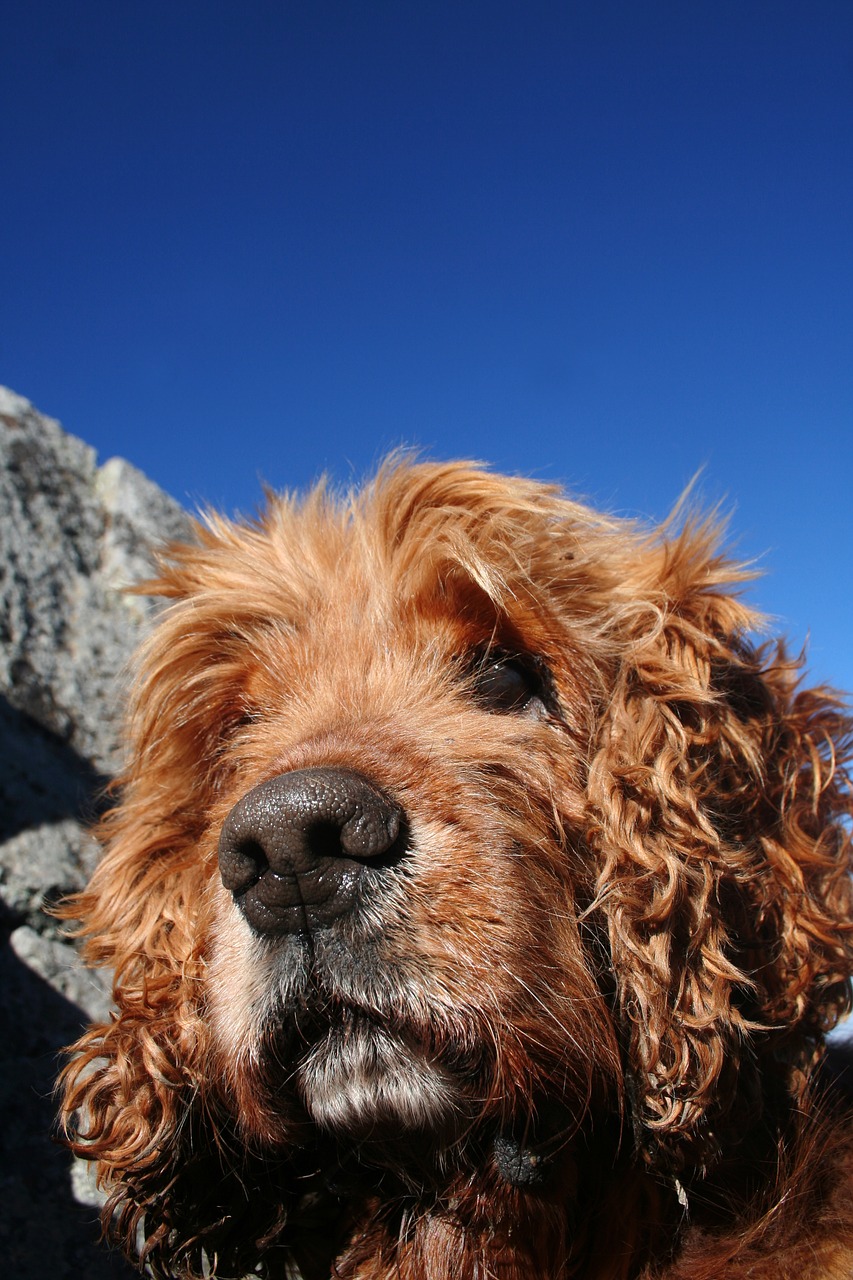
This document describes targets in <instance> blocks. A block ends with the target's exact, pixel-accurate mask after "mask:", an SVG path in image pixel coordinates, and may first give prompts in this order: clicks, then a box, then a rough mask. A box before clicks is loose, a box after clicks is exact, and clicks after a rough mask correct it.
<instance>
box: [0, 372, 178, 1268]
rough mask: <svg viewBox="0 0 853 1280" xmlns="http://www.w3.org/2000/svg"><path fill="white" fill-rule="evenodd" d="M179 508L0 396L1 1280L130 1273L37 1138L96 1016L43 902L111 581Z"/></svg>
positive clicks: (103, 710) (99, 750)
mask: <svg viewBox="0 0 853 1280" xmlns="http://www.w3.org/2000/svg"><path fill="white" fill-rule="evenodd" d="M187 519H188V517H187V515H186V513H185V512H184V511H183V509H182V508H181V507H180V506H179V505H178V504H177V503H176V502H175V501H174V500H173V499H172V498H170V497H169V496H168V495H167V494H165V493H163V492H162V490H160V489H158V488H157V486H156V485H154V484H152V482H151V481H150V480H148V479H147V478H146V477H145V476H144V475H142V473H141V472H139V471H137V470H136V468H134V467H132V466H131V465H130V464H129V463H127V462H124V461H123V460H121V459H118V458H113V459H111V460H110V461H109V462H106V463H105V464H104V465H103V466H101V467H99V466H98V462H97V458H96V455H95V452H94V450H93V449H91V448H90V447H89V446H88V445H86V444H84V443H83V441H81V440H78V439H76V438H75V437H74V436H71V435H68V434H67V433H66V432H64V431H63V430H62V428H61V427H60V426H59V424H58V423H57V422H54V421H53V420H52V419H50V418H46V417H43V416H42V415H41V414H39V413H37V412H36V411H35V410H34V409H33V407H32V405H30V404H29V402H28V401H26V400H24V399H23V398H22V397H20V396H17V395H15V394H14V393H13V392H10V391H8V390H6V389H5V388H2V387H0V929H2V938H0V942H2V946H0V991H2V998H0V1152H1V1153H2V1156H1V1157H0V1205H2V1206H3V1211H2V1213H0V1257H2V1258H3V1262H4V1270H5V1271H6V1273H7V1274H8V1275H10V1276H12V1277H14V1280H47V1278H48V1277H50V1280H66V1278H67V1280H71V1278H72V1277H73V1280H82V1278H84V1277H85V1278H86V1280H105V1277H107V1276H111V1277H117V1276H131V1275H135V1274H136V1273H135V1272H133V1271H131V1270H130V1269H129V1268H127V1267H126V1266H125V1264H124V1263H123V1262H122V1261H121V1260H120V1259H119V1258H118V1257H117V1256H115V1255H111V1254H109V1253H108V1252H107V1251H106V1250H104V1249H103V1248H98V1247H96V1244H95V1242H96V1241H97V1238H98V1227H97V1212H98V1210H97V1205H98V1196H97V1193H96V1192H95V1189H94V1187H93V1185H92V1183H91V1181H90V1179H89V1175H88V1170H87V1167H86V1166H83V1165H79V1166H76V1167H75V1166H73V1165H72V1161H71V1160H70V1158H69V1157H68V1155H67V1153H66V1152H64V1150H63V1149H62V1148H60V1147H59V1146H57V1145H55V1144H54V1143H53V1142H52V1141H51V1130H52V1126H53V1116H54V1110H55V1106H54V1102H53V1100H52V1097H51V1090H52V1088H53V1080H54V1077H55V1073H56V1065H57V1050H58V1049H59V1048H60V1047H61V1046H62V1045H63V1044H67V1043H69V1042H70V1041H72V1040H73V1039H75V1038H76V1036H77V1035H78V1033H79V1029H80V1027H81V1025H83V1024H84V1023H85V1022H87V1021H88V1020H89V1019H90V1018H92V1017H94V1016H101V1015H103V1014H104V1012H105V1010H106V1009H107V1007H108V1004H109V992H108V987H109V983H108V979H107V978H105V977H104V976H103V975H99V974H93V973H90V972H89V971H87V970H84V969H83V968H82V967H81V965H80V964H79V962H78V960H77V955H76V951H75V948H74V946H73V944H72V943H71V942H70V941H69V940H68V939H67V938H65V937H63V935H62V932H61V928H60V926H59V925H58V923H57V922H56V921H55V920H53V919H52V918H51V917H50V916H48V915H46V914H45V913H44V909H43V908H44V906H45V904H49V903H50V902H51V901H55V900H56V899H57V898H59V897H62V896H63V895H65V894H67V893H69V892H71V891H73V890H75V889H79V888H81V887H82V886H83V885H84V884H85V882H86V879H87V878H88V874H89V872H90V870H91V868H92V865H93V864H94V860H95V858H96V856H97V854H96V849H95V847H94V844H93V842H92V841H91V839H90V838H89V837H88V835H87V834H86V826H87V824H88V822H89V821H90V820H91V818H92V817H93V815H94V814H95V812H96V809H97V806H98V803H99V797H100V795H101V793H102V791H103V787H104V785H105V784H106V782H107V781H108V779H109V777H110V776H111V775H112V774H113V773H114V772H115V770H116V768H117V766H118V763H119V745H118V743H119V738H118V727H119V726H118V715H119V711H120V707H121V704H122V701H123V698H122V690H123V684H124V680H125V674H124V673H125V670H126V667H127V663H128V659H129V658H130V656H131V654H132V652H133V650H134V649H135V647H136V646H137V644H138V643H139V641H140V639H141V638H142V636H143V634H144V632H145V630H146V627H147V626H148V624H149V620H150V617H151V614H152V612H153V609H154V607H155V604H154V602H152V601H151V600H149V599H146V598H145V597H142V596H128V595H125V594H123V593H122V587H124V586H127V585H130V584H132V583H135V582H139V581H141V580H142V579H144V578H145V577H147V576H149V575H150V573H151V567H152V566H151V560H150V554H149V553H150V548H151V547H152V545H153V544H155V543H156V542H158V541H161V540H169V539H172V538H180V537H186V536H187V532H188V525H187Z"/></svg>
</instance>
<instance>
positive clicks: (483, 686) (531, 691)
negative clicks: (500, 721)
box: [473, 658, 539, 712]
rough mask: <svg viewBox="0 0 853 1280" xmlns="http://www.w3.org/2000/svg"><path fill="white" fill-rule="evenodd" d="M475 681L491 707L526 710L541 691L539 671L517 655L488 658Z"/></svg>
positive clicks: (476, 673) (486, 704)
mask: <svg viewBox="0 0 853 1280" xmlns="http://www.w3.org/2000/svg"><path fill="white" fill-rule="evenodd" d="M473 684H474V692H475V694H476V696H477V698H478V700H479V701H480V702H482V703H483V705H484V706H485V707H487V708H488V710H489V711H502V712H513V711H515V712H518V711H523V710H524V709H525V707H527V705H528V704H529V703H530V702H531V701H532V699H533V698H535V697H537V695H538V694H539V681H538V679H537V678H536V674H535V672H533V671H531V670H530V669H529V668H528V667H526V666H524V664H523V663H521V662H519V661H518V660H517V659H515V658H500V659H498V660H497V661H493V660H490V659H487V660H486V661H485V662H484V663H483V665H482V666H480V667H478V668H477V669H476V670H475V671H474V674H473Z"/></svg>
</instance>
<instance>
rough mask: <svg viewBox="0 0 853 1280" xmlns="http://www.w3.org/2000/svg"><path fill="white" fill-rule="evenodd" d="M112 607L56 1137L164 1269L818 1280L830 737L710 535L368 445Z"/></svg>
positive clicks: (828, 1089)
mask: <svg viewBox="0 0 853 1280" xmlns="http://www.w3.org/2000/svg"><path fill="white" fill-rule="evenodd" d="M195 536H196V541H195V542H194V543H193V544H192V545H186V546H179V547H173V548H171V550H170V551H169V552H168V553H166V554H164V557H163V559H162V563H161V566H160V570H159V572H160V576H159V578H158V580H157V582H156V583H155V584H153V586H151V585H149V586H148V587H147V588H146V589H147V590H148V591H151V592H156V593H159V594H160V595H161V596H163V597H165V599H166V600H167V601H170V602H171V603H170V605H169V606H168V607H166V608H165V610H164V612H163V613H162V615H161V617H160V620H159V623H158V625H157V627H156V629H155V630H154V633H153V635H152V638H151V639H150V640H149V642H148V643H147V645H146V647H145V648H144V650H143V652H142V654H141V656H140V664H139V675H138V680H137V683H136V686H135V691H134V693H133V696H132V699H131V707H130V711H129V720H128V744H129V758H128V763H127V767H126V769H125V771H124V774H123V776H122V777H121V778H120V779H119V782H118V791H117V799H116V803H115V805H114V807H113V808H112V809H111V810H110V811H108V812H107V813H106V816H105V817H104V818H103V819H102V821H101V823H100V827H99V831H98V834H99V837H100V839H101V841H102V843H103V846H104V855H103V860H102V861H101V863H100V865H99V867H98V869H97V870H96V872H95V874H94V878H93V879H92V882H91V884H90V886H89V888H88V889H87V890H85V891H84V892H83V893H82V894H81V895H79V896H78V897H77V898H75V899H74V900H72V901H71V902H70V903H69V904H67V905H66V907H65V914H66V915H67V916H68V917H74V918H77V919H79V920H81V921H82V925H81V926H80V928H81V932H83V933H84V934H85V936H86V939H87V941H86V958H87V960H88V962H89V963H90V964H92V965H95V966H109V967H112V968H113V970H114V972H115V986H114V998H115V1007H116V1013H115V1015H114V1017H113V1020H112V1021H111V1022H109V1023H108V1024H106V1025H98V1026H93V1027H91V1028H90V1029H89V1030H88V1031H87V1032H86V1033H85V1034H84V1035H83V1036H82V1038H81V1039H80V1041H79V1043H78V1044H77V1045H76V1046H74V1047H73V1052H72V1056H71V1057H70V1060H69V1062H68V1064H67V1065H66V1067H65V1070H64V1075H63V1078H62V1088H63V1090H64V1106H63V1116H64V1132H65V1140H66V1141H67V1143H68V1144H69V1145H70V1147H71V1148H72V1150H73V1151H74V1152H76V1153H77V1154H78V1155H80V1156H82V1157H84V1158H86V1159H88V1160H90V1161H94V1162H96V1165H97V1171H98V1177H99V1181H100V1183H101V1184H102V1185H103V1186H104V1188H106V1191H107V1192H108V1199H107V1203H106V1207H105V1209H104V1219H103V1221H104V1227H105V1230H106V1232H107V1234H108V1235H109V1236H110V1237H111V1238H112V1239H113V1240H116V1241H118V1242H119V1243H120V1244H121V1245H122V1246H123V1248H124V1249H125V1250H126V1251H127V1253H128V1254H129V1255H130V1256H131V1257H133V1258H135V1259H137V1260H138V1261H139V1263H140V1265H145V1266H147V1268H148V1270H149V1273H150V1274H152V1275H154V1276H157V1277H193V1276H202V1275H204V1276H216V1277H239V1276H244V1275H246V1274H249V1273H251V1274H252V1275H256V1274H257V1275H262V1276H268V1277H281V1278H283V1277H296V1276H298V1277H301V1278H302V1280H329V1278H330V1277H334V1278H335V1280H427V1278H430V1280H486V1278H489V1280H491V1278H493V1277H494V1278H500V1280H522V1278H523V1280H557V1278H558V1277H559V1278H560V1280H564V1278H568V1277H576V1278H578V1280H639V1278H644V1280H700V1278H707V1280H710V1278H711V1277H713V1278H714V1280H718V1278H719V1277H725V1278H727V1280H741V1278H743V1280H745V1278H746V1277H751V1280H769V1278H770V1277H773V1280H779V1278H780V1277H794V1276H796V1277H797V1280H811V1278H816V1277H836V1278H838V1280H840V1278H841V1277H848V1276H850V1275H851V1274H853V1127H851V1123H850V1119H849V1108H848V1107H847V1104H846V1103H844V1102H843V1100H842V1094H843V1090H841V1089H839V1088H838V1087H836V1086H834V1085H833V1084H832V1082H831V1080H830V1076H829V1073H828V1072H827V1071H826V1070H825V1068H824V1067H823V1066H822V1065H821V1062H822V1059H823V1056H824V1044H825V1037H826V1034H827V1032H828V1031H829V1030H831V1029H832V1028H833V1027H834V1026H835V1025H836V1023H837V1022H838V1020H839V1018H840V1017H841V1016H842V1015H844V1014H845V1013H846V1012H847V1011H848V1009H849V1007H850V975H851V968H853V940H851V923H850V921H851V917H852V916H853V912H851V880H850V875H849V873H850V864H851V857H850V837H849V827H848V825H847V822H848V819H849V815H850V810H851V795H850V787H849V779H848V775H847V773H846V772H845V761H846V760H847V759H848V758H849V748H850V730H851V723H850V720H849V719H848V718H847V717H846V714H845V710H844V707H843V705H842V704H841V703H840V702H839V701H838V700H837V699H836V698H835V697H834V696H833V695H832V694H831V693H830V692H828V691H827V690H825V689H808V688H801V687H800V672H799V665H800V664H799V663H798V662H795V661H791V660H789V659H788V658H787V657H786V655H785V650H784V648H783V647H782V645H781V643H769V642H765V643H764V644H763V645H762V646H761V647H756V646H755V644H754V642H753V640H752V639H751V637H752V636H753V635H754V634H755V632H756V630H757V629H759V628H760V626H761V623H760V619H759V618H758V617H757V615H756V614H755V613H754V612H753V611H752V610H751V609H750V608H749V607H748V606H747V605H746V604H745V603H744V602H743V601H742V600H741V599H740V598H739V595H738V591H739V589H740V587H741V586H742V584H743V582H744V581H745V580H746V579H747V578H748V577H750V576H751V575H750V573H749V572H748V571H747V570H745V569H744V568H743V567H740V566H738V565H737V564H735V563H733V562H732V561H731V560H730V559H728V558H727V556H726V555H725V554H724V552H723V551H722V550H721V549H720V540H721V531H720V529H719V527H718V522H717V521H716V520H715V519H714V518H704V517H699V516H690V514H689V513H688V514H686V515H685V514H683V513H682V515H681V516H679V517H678V518H677V519H673V520H671V521H669V522H667V524H666V525H664V526H663V527H662V528H659V529H651V530H649V529H644V528H642V527H641V526H639V525H638V524H636V523H634V522H630V521H626V520H622V519H616V518H611V517H608V516H606V515H602V514H599V513H597V512H595V511H593V510H591V509H590V508H588V507H587V506H584V505H582V504H580V503H578V502H574V501H571V500H570V499H568V498H567V497H565V496H564V495H563V494H562V493H561V492H560V491H559V490H558V489H556V488H555V487H553V486H549V485H544V484H540V483H537V482H534V481H531V480H522V479H509V478H504V477H501V476H499V475H495V474H492V473H489V472H487V471H485V470H482V469H477V468H476V467H474V466H471V465H468V464H463V463H456V464H439V463H429V462H418V461H414V460H411V459H408V458H406V457H395V458H392V459H390V460H389V461H388V462H387V463H386V464H385V465H384V466H383V467H382V468H381V469H380V470H379V471H378V473H377V475H376V477H375V478H374V480H373V481H372V482H371V483H369V484H368V485H367V486H366V487H365V488H363V489H362V490H359V491H355V492H353V493H351V494H349V495H347V496H336V495H335V493H334V492H332V491H331V490H330V489H329V488H328V487H326V486H324V485H322V484H321V485H319V486H318V487H316V488H315V489H314V490H313V491H311V492H310V493H309V494H308V495H307V496H305V497H303V498H301V499H300V498H295V497H287V496H285V497H270V499H269V502H268V506H267V509H266V511H265V513H264V514H263V515H262V516H261V517H260V518H259V519H258V520H257V521H255V522H242V523H235V522H231V521H229V520H226V519H224V518H222V517H220V516H217V515H214V514H210V515H208V516H206V517H205V518H204V519H203V520H200V521H199V522H198V524H197V529H196V535H195Z"/></svg>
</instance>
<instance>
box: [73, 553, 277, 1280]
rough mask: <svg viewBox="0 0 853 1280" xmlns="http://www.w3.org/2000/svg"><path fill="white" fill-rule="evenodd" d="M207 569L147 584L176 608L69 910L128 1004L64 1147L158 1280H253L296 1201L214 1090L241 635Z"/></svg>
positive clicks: (156, 647) (98, 1045)
mask: <svg viewBox="0 0 853 1280" xmlns="http://www.w3.org/2000/svg"><path fill="white" fill-rule="evenodd" d="M204 536H205V537H206V538H207V541H208V543H209V544H210V545H211V546H212V545H213V537H212V535H208V534H204ZM201 557H202V552H200V551H198V550H197V549H192V548H187V549H186V551H185V552H184V553H182V552H180V551H179V550H177V549H176V552H175V558H174V559H173V560H172V562H171V564H170V565H169V566H166V565H164V577H163V579H162V580H161V581H159V582H158V583H156V584H149V588H150V589H151V590H152V593H153V590H154V589H156V591H157V592H158V593H159V594H163V595H165V596H168V597H171V598H172V599H173V600H174V601H176V603H175V605H174V607H173V609H172V610H171V611H170V612H169V613H168V614H167V615H165V616H164V618H163V620H162V621H161V622H160V624H159V626H158V627H157V629H156V630H155V632H154V634H153V636H152V637H151V640H150V641H149V643H148V644H147V646H146V648H145V650H144V652H143V654H142V656H141V669H140V676H139V679H138V681H137V686H136V689H135V693H134V698H133V708H132V714H131V716H130V718H129V725H128V762H127V767H126V769H125V771H124V774H123V776H122V777H120V778H119V779H118V780H117V784H116V793H117V802H116V804H115V806H114V807H113V808H112V809H111V810H110V812H108V813H107V814H106V815H105V817H104V818H103V820H102V822H101V824H100V827H99V829H98V830H97V831H96V833H95V834H96V835H98V837H99V838H100V840H101V842H102V844H103V846H104V854H103V858H102V861H101V863H100V865H99V866H98V868H97V869H96V871H95V874H94V876H93V878H92V881H91V883H90V885H89V887H88V888H87V889H86V890H85V891H84V892H83V893H80V894H78V895H76V896H75V897H74V898H72V899H69V900H68V901H67V902H66V903H65V904H64V905H63V907H62V908H61V914H62V915H63V916H64V917H65V918H66V919H69V920H79V921H81V926H80V927H79V929H78V930H77V932H78V934H79V935H81V936H83V937H84V938H86V944H85V948H84V955H85V958H86V959H87V961H88V963H90V964H91V965H92V966H93V967H107V968H111V969H112V970H113V971H114V975H115V984H114V1000H115V1005H116V1012H115V1015H114V1016H113V1017H112V1019H111V1020H110V1021H108V1022H106V1023H103V1024H100V1025H94V1026H92V1027H91V1028H90V1029H89V1030H88V1031H87V1032H86V1033H85V1035H83V1036H82V1038H81V1039H80V1040H79V1042H78V1043H77V1044H76V1045H74V1046H72V1048H71V1051H70V1052H71V1054H72V1056H71V1060H70V1061H69V1063H68V1065H67V1066H66V1067H65V1070H64V1072H63V1075H62V1078H61V1082H60V1084H61V1088H62V1092H63V1107H62V1116H61V1119H62V1124H63V1131H64V1136H65V1141H66V1143H67V1145H68V1146H69V1147H70V1148H71V1149H72V1150H73V1151H74V1152H75V1153H76V1154H78V1155H79V1156H81V1157H83V1158H84V1159H86V1160H90V1161H93V1162H95V1164H96V1166H97V1171H98V1180H99V1183H100V1184H101V1185H102V1186H103V1187H104V1188H105V1189H106V1191H107V1192H108V1193H109V1200H108V1202H107V1205H106V1207H105V1209H104V1213H103V1223H104V1229H105V1232H106V1234H107V1235H108V1236H109V1237H110V1238H112V1239H114V1240H116V1241H117V1242H119V1243H120V1244H121V1245H122V1247H123V1248H124V1249H125V1251H126V1252H127V1253H129V1254H131V1255H134V1256H135V1255H136V1254H137V1253H138V1254H139V1256H140V1258H141V1259H142V1260H144V1261H146V1262H147V1263H148V1265H149V1267H150V1268H151V1269H152V1273H153V1274H156V1275H158V1276H171V1275H173V1274H180V1275H187V1276H189V1275H201V1274H206V1272H204V1269H203V1259H202V1250H206V1252H207V1253H208V1254H209V1255H210V1256H218V1258H219V1265H220V1268H221V1270H220V1272H219V1274H223V1275H225V1274H227V1275H243V1274H245V1273H246V1272H247V1271H249V1270H251V1269H252V1267H254V1266H255V1265H256V1262H257V1259H258V1257H259V1256H260V1251H259V1247H258V1246H256V1244H255V1242H256V1241H258V1240H259V1239H260V1238H262V1237H264V1236H265V1235H267V1234H269V1233H273V1234H274V1225H275V1221H276V1218H277V1216H280V1214H281V1206H282V1200H283V1195H284V1193H283V1191H282V1190H281V1187H279V1188H277V1189H272V1190H271V1189H270V1185H271V1183H272V1179H271V1178H270V1176H269V1173H268V1171H267V1173H266V1175H265V1177H266V1181H265V1183H264V1186H266V1188H267V1189H266V1190H263V1189H259V1184H258V1181H257V1179H258V1177H259V1176H260V1175H258V1174H257V1173H256V1174H253V1173H252V1158H251V1155H247V1156H246V1157H245V1159H244V1161H243V1162H242V1163H241V1162H240V1161H238V1160H237V1158H236V1157H235V1155H234V1151H235V1150H239V1149H241V1147H239V1146H238V1144H237V1142H236V1139H234V1138H233V1137H232V1136H231V1135H230V1132H229V1124H230V1121H229V1120H228V1119H227V1118H226V1117H225V1116H224V1115H223V1114H222V1108H221V1107H220V1106H219V1104H218V1101H217V1098H216V1097H215V1095H214V1094H213V1093H212V1092H211V1091H210V1089H209V1088H208V1086H207V1084H206V1081H207V1079H208V1077H209V1076H210V1074H211V1073H210V1068H209V1064H208V1062H207V1060H206V1054H207V1026H206V1018H205V1010H204V1004H203V995H202V989H203V977H204V967H205V956H204V954H203V952H202V947H203V942H204V938H205V936H206V929H205V912H206V911H207V910H208V909H209V903H208V900H207V892H206V885H207V883H208V881H209V878H210V877H209V871H208V868H207V867H206V865H205V856H208V857H211V856H215V854H212V853H210V852H209V851H208V853H207V855H206V854H205V849H206V842H205V839H204V830H205V824H206V823H207V822H208V821H209V814H208V812H207V811H206V809H205V805H206V804H209V803H210V797H211V783H210V780H209V778H208V776H207V774H208V773H209V771H210V770H211V767H212V760H213V757H214V755H215V750H216V735H217V733H218V732H219V731H220V730H221V725H222V722H223V719H227V716H228V714H230V708H229V707H228V706H227V705H226V700H227V696H228V691H229V690H230V688H231V686H232V685H233V683H234V682H233V679H232V678H231V676H230V674H229V667H228V663H229V643H230V642H231V641H229V636H228V634H227V633H226V632H225V630H224V629H223V628H222V627H221V626H220V628H219V631H216V630H215V629H214V627H213V623H212V620H209V621H208V620H206V619H205V616H204V609H203V607H201V605H199V604H198V596H199V594H200V591H201V583H202V581H203V580H204V575H203V574H202V573H201V569H200V568H197V567H196V562H197V561H198V562H200V561H201ZM201 567H202V568H203V567H204V566H201ZM211 569H212V566H211ZM209 576H210V572H209V571H208V574H207V577H209ZM235 643H236V642H235ZM207 843H209V842H207ZM229 1146H230V1147H231V1148H232V1149H231V1150H229ZM253 1179H254V1180H253ZM283 1183H284V1177H282V1184H283ZM268 1184H269V1185H268ZM229 1267H230V1268H232V1269H228V1268H229Z"/></svg>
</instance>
